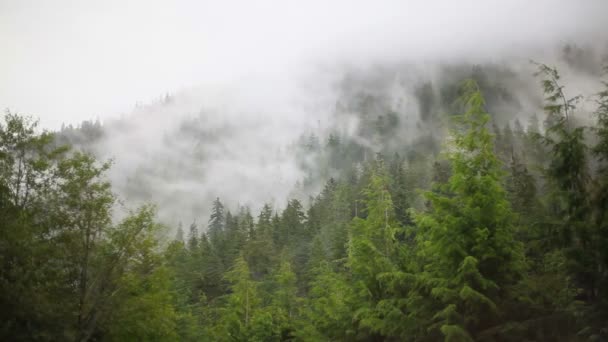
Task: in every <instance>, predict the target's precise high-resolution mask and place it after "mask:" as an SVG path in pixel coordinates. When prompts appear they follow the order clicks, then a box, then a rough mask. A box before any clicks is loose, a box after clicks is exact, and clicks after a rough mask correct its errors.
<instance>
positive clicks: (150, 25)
mask: <svg viewBox="0 0 608 342" xmlns="http://www.w3.org/2000/svg"><path fill="white" fill-rule="evenodd" d="M607 13H608V0H580V1H565V0H564V1H558V0H554V1H548V0H541V1H529V0H526V1H524V0H508V1H507V0H505V1H498V0H479V1H472V0H454V1H448V0H446V1H437V0H424V1H405V0H402V1H381V0H374V1H355V0H350V1H346V0H344V1H343V0H340V1H331V0H324V1H321V0H304V1H292V0H277V1H268V0H262V1H253V0H248V1H247V0H244V1H235V0H222V1H219V0H218V1H204V0H202V1H152V0H145V1H143V0H142V1H126V0H125V1H114V0H111V1H110V0H105V1H101V0H100V1H86V0H79V1H77V0H74V1H69V0H56V1H50V0H48V1H45V0H40V1H30V0H15V1H9V0H0V46H1V47H2V51H1V52H0V109H5V108H9V109H11V110H12V111H18V112H21V113H27V114H32V115H35V116H38V117H40V118H41V121H42V124H43V125H44V126H46V127H50V128H57V127H59V125H60V124H61V123H62V122H67V123H77V122H79V121H81V120H85V119H92V118H96V117H99V118H101V119H103V118H107V117H111V116H116V115H118V114H120V113H126V112H130V111H131V109H132V108H133V105H134V104H135V103H136V102H138V101H139V102H149V101H151V100H154V99H156V98H158V97H159V96H161V95H162V94H164V93H166V92H169V93H173V92H176V91H178V90H180V89H183V88H186V87H191V86H196V85H200V84H207V85H209V84H211V85H213V84H229V83H233V82H239V80H240V79H241V77H243V76H245V75H247V76H249V75H251V74H253V75H256V76H260V75H261V78H260V77H258V78H256V79H257V80H259V79H269V80H270V79H272V78H273V77H277V76H280V77H281V78H285V77H287V78H288V77H289V75H292V74H294V75H295V74H296V73H297V71H301V70H303V69H306V68H307V67H310V66H311V65H314V64H315V63H342V62H344V63H355V64H356V63H369V62H380V61H383V60H395V59H400V58H413V59H422V60H425V59H428V58H444V59H446V58H451V57H452V56H458V55H459V54H470V55H477V54H479V55H483V56H490V57H492V56H494V54H495V55H500V54H502V53H514V52H515V51H516V50H518V49H520V48H521V49H523V48H527V47H530V46H537V45H542V44H543V43H546V42H549V41H550V42H556V41H558V42H559V41H566V40H570V39H577V37H587V38H588V39H591V40H592V39H597V38H602V39H604V42H605V41H606V38H607V36H608V20H606V14H607ZM256 86H259V87H268V88H269V89H270V90H269V91H272V89H271V88H272V82H268V83H267V84H264V82H263V81H262V82H261V83H259V84H258V85H256Z"/></svg>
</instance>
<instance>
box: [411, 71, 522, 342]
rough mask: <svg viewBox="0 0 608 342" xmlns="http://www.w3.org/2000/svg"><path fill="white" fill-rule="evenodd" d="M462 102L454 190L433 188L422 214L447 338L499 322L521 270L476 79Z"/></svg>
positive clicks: (428, 281)
mask: <svg viewBox="0 0 608 342" xmlns="http://www.w3.org/2000/svg"><path fill="white" fill-rule="evenodd" d="M461 104H462V105H463V107H464V108H465V110H466V112H465V113H464V114H463V115H462V116H459V117H458V120H459V123H460V127H459V128H458V130H455V132H454V137H453V147H452V148H451V151H450V153H449V158H450V161H451V164H452V175H451V176H450V178H449V181H448V183H447V187H448V188H449V191H450V194H449V195H447V194H442V193H434V192H427V193H426V197H427V199H428V200H429V202H430V204H431V207H430V209H429V212H428V213H423V214H420V215H418V216H417V217H416V223H417V225H418V227H419V231H420V235H419V237H418V241H419V246H420V252H419V253H420V257H421V258H422V262H423V265H424V268H423V272H422V273H421V275H420V277H421V280H422V283H423V284H425V285H424V286H425V287H427V288H428V290H429V293H430V295H432V298H433V299H434V300H435V301H436V302H437V303H436V309H435V310H433V312H431V313H430V317H429V318H431V321H432V322H433V323H432V324H431V325H430V328H431V329H439V330H440V331H441V333H442V334H443V335H444V337H445V340H446V341H465V340H469V341H472V340H474V339H476V338H477V337H479V336H480V335H481V334H482V332H483V331H484V330H487V329H490V328H492V327H494V326H495V325H497V324H499V323H501V320H502V317H501V314H503V313H502V312H501V310H500V305H501V304H502V303H503V302H504V301H506V300H507V299H508V296H509V293H508V291H507V289H508V288H509V286H510V285H513V284H515V283H516V282H517V281H518V279H520V278H521V276H522V275H523V273H522V272H523V259H522V251H521V249H522V248H521V245H520V244H519V243H518V242H516V241H515V239H514V227H513V215H512V213H511V210H510V207H509V203H508V201H507V196H506V193H505V191H504V189H503V188H502V186H501V180H502V173H501V170H500V163H499V161H498V159H497V158H496V155H495V154H494V146H493V145H494V144H493V141H492V135H491V134H490V133H489V132H488V129H487V128H486V125H487V123H488V120H489V116H488V114H487V113H485V111H484V106H485V103H484V100H483V97H482V95H481V93H480V91H479V89H478V87H477V84H476V83H475V82H474V81H466V82H465V83H464V85H463V95H462V97H461Z"/></svg>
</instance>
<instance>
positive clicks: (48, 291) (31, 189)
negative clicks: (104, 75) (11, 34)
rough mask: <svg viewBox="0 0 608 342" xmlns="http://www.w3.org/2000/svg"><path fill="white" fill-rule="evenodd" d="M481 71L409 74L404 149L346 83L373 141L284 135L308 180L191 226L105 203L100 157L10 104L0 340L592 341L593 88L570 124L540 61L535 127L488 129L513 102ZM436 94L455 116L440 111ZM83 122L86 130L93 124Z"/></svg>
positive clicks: (605, 115) (3, 165)
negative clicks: (589, 114)
mask: <svg viewBox="0 0 608 342" xmlns="http://www.w3.org/2000/svg"><path fill="white" fill-rule="evenodd" d="M491 72H492V70H489V69H488V70H486V69H481V68H474V69H473V71H472V76H473V77H474V78H475V79H476V80H478V81H479V82H480V86H478V85H477V83H475V82H473V81H466V82H464V83H463V84H462V86H460V87H457V86H456V84H455V83H454V84H450V85H448V86H447V87H445V86H442V85H440V86H439V88H437V89H438V91H436V89H435V87H433V86H432V85H431V84H425V85H423V86H422V87H421V88H420V89H419V91H418V94H417V96H418V98H419V99H420V101H421V103H420V112H421V115H422V117H421V120H422V121H421V122H420V123H419V124H418V126H419V127H418V128H420V136H419V137H417V138H413V139H409V138H408V140H410V141H411V142H410V143H408V144H406V145H401V144H398V143H397V139H396V138H397V136H398V135H399V134H400V125H402V124H404V125H408V124H409V123H407V122H404V121H403V117H402V116H401V114H400V113H397V112H393V111H391V109H390V108H387V107H385V106H383V104H382V101H381V99H380V98H378V97H377V96H376V95H369V94H362V95H361V96H359V97H358V100H357V101H355V102H356V103H354V104H351V106H352V107H353V108H354V110H356V111H358V112H360V113H359V114H360V119H361V120H360V127H359V131H360V132H359V133H360V134H361V136H362V137H363V138H364V139H367V140H369V142H372V144H370V146H373V147H370V146H363V143H361V142H360V141H354V139H352V137H349V136H347V135H344V134H342V133H337V131H331V132H330V133H329V134H328V136H327V137H323V136H321V135H320V132H308V133H307V134H306V136H303V137H302V139H301V141H300V144H299V145H298V146H297V148H296V154H298V157H299V158H300V159H302V160H304V159H306V160H305V161H302V165H301V166H302V167H303V169H305V170H306V171H307V172H308V175H307V176H306V179H304V180H303V183H302V184H304V186H303V190H306V191H308V190H310V189H311V188H312V187H314V186H316V185H319V184H322V183H319V181H325V185H324V186H323V187H322V190H321V191H320V192H319V193H318V194H317V195H316V196H311V197H310V198H309V200H308V201H306V202H303V201H300V200H298V199H291V200H289V201H288V202H287V205H286V207H285V208H284V209H283V210H281V208H277V207H275V208H273V207H271V206H270V205H269V204H264V205H262V204H261V203H252V204H251V205H252V208H256V207H257V208H259V207H261V210H260V212H259V214H258V215H257V217H254V215H253V214H252V212H251V210H250V209H249V207H237V208H231V209H233V210H232V212H231V211H230V210H229V208H228V207H227V206H226V207H225V206H224V204H223V203H222V202H221V201H220V199H219V198H216V200H214V201H213V203H212V205H211V208H210V214H211V215H210V218H209V222H208V225H206V226H200V225H197V224H196V223H192V224H191V225H190V227H189V229H186V231H185V232H184V229H182V227H181V223H180V224H179V226H178V228H177V234H176V235H175V239H174V240H173V241H165V240H164V238H163V236H166V233H167V232H166V228H165V227H164V226H162V225H160V224H158V223H157V222H156V220H155V210H154V208H153V207H151V206H148V205H145V206H143V207H141V208H139V209H137V210H135V211H128V210H127V211H124V212H126V214H124V215H123V214H122V213H123V212H121V215H120V217H121V219H119V218H118V217H116V216H115V215H114V214H115V213H114V210H115V209H116V208H117V207H119V205H122V202H120V201H119V200H118V199H117V198H116V197H115V195H114V194H113V192H112V189H111V184H110V183H109V182H108V179H107V176H106V173H107V171H108V169H109V168H110V167H111V163H110V162H100V161H98V160H96V159H95V158H94V157H93V156H92V155H90V154H87V153H83V152H81V151H78V150H70V149H69V148H68V147H59V142H58V141H62V140H57V139H55V137H54V136H53V134H50V133H48V132H39V131H38V128H37V123H36V121H34V120H32V119H31V118H28V117H23V116H20V115H16V114H12V113H8V112H7V114H6V115H5V116H4V121H3V122H2V123H0V306H1V307H2V308H3V310H2V311H1V312H0V322H1V323H0V339H1V340H33V341H47V340H48V341H57V340H61V341H73V340H79V341H93V340H94V341H99V340H109V341H125V340H127V341H130V340H145V341H148V340H149V341H176V340H179V341H201V340H202V341H438V340H442V339H443V340H445V341H578V340H581V341H582V340H596V341H601V340H603V339H605V338H606V337H607V336H608V331H606V329H605V326H606V322H607V321H608V301H607V300H606V298H608V292H607V291H608V290H606V289H608V252H607V251H608V249H607V248H606V246H607V244H608V215H606V213H608V196H607V195H606V194H607V193H608V176H607V175H608V171H607V170H608V167H607V165H608V162H607V161H608V147H607V146H608V133H607V132H608V91H606V90H603V91H601V92H600V93H599V94H598V97H597V105H598V106H597V111H596V116H597V124H596V125H595V127H593V128H592V129H588V128H585V127H581V126H577V120H576V115H577V114H578V113H577V108H576V104H577V102H578V101H579V100H580V97H575V98H567V97H566V96H565V88H564V87H563V86H562V85H561V84H560V83H559V81H560V76H559V73H558V72H557V70H556V69H555V68H551V67H548V66H545V65H539V73H538V75H542V76H543V81H542V83H541V85H542V87H543V90H544V91H545V94H546V105H545V111H546V113H547V119H546V120H545V122H544V123H545V130H544V131H543V130H541V128H540V125H539V122H538V119H537V118H536V116H534V115H532V116H531V117H530V120H529V123H528V124H527V125H526V126H527V127H526V128H524V127H523V125H521V124H520V123H519V121H518V120H515V121H511V122H506V123H505V125H504V126H502V124H501V126H500V127H499V126H498V124H497V122H500V121H498V120H497V119H500V118H497V117H495V118H494V119H491V118H490V115H489V114H488V113H487V112H486V108H488V107H489V108H492V105H494V106H498V105H505V104H510V105H514V103H513V101H512V100H513V99H512V98H510V97H511V95H510V92H509V91H508V90H506V89H503V88H501V86H500V85H499V84H497V83H496V82H495V80H493V79H492V77H489V76H490V73H491ZM493 72H494V74H496V75H503V76H505V74H504V73H498V72H497V71H496V70H494V71H493ZM467 73H468V71H467ZM506 76H508V75H506ZM605 86H606V87H607V88H608V84H605ZM480 88H481V89H483V90H484V92H485V93H486V94H488V97H487V99H488V102H489V103H491V104H487V103H486V102H485V99H484V97H483V96H482V95H481V91H480ZM456 97H458V100H457V101H455V102H453V103H452V101H451V100H452V99H454V98H456ZM448 100H449V102H450V103H448ZM442 101H443V102H442ZM441 106H443V107H444V109H450V108H451V109H455V110H456V109H457V110H458V111H461V112H462V113H463V114H461V115H450V116H449V119H450V121H449V122H447V121H445V120H444V119H446V120H447V117H445V118H442V116H441V115H440V114H439V113H435V111H438V110H439V109H440V107H441ZM522 114H523V113H522ZM520 118H521V116H520ZM502 119H504V117H502ZM490 123H491V124H492V125H493V129H492V132H490V130H489V129H488V126H489V124H490ZM511 127H513V129H512V128H511ZM427 128H433V130H434V132H433V133H430V132H425V129H427ZM448 128H449V129H450V134H449V135H447V137H444V130H446V129H448ZM83 129H86V130H89V129H90V130H91V132H90V133H91V134H92V135H93V136H95V139H97V138H99V137H100V136H101V135H99V134H97V133H99V130H100V129H101V128H100V124H98V123H96V124H94V125H87V126H86V127H85V126H83ZM77 130H78V128H76V129H74V128H68V129H65V130H64V131H63V133H64V134H67V135H66V137H67V138H66V137H64V140H63V141H75V140H74V139H72V138H73V136H77V135H78V134H77V133H78V132H77ZM96 132H97V133H96ZM446 134H447V133H446ZM70 137H72V138H70ZM444 138H445V139H444ZM441 140H445V141H444V150H443V152H444V153H443V154H441V155H437V153H438V151H439V146H440V142H441ZM323 141H326V142H327V143H326V144H322V143H321V142H323ZM399 141H401V140H399ZM323 145H324V146H323ZM376 152H379V153H377V154H376V158H370V156H372V155H373V153H376ZM395 152H399V153H395ZM383 153H387V155H389V156H391V155H392V156H393V157H390V158H388V159H385V157H383V155H382V154H383ZM401 155H404V156H405V158H403V157H401ZM308 157H310V158H308ZM385 160H386V163H385ZM228 195H231V194H228ZM303 203H304V204H303ZM171 234H173V233H171Z"/></svg>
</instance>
